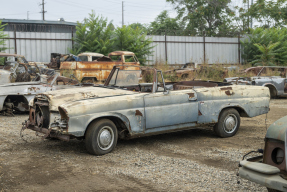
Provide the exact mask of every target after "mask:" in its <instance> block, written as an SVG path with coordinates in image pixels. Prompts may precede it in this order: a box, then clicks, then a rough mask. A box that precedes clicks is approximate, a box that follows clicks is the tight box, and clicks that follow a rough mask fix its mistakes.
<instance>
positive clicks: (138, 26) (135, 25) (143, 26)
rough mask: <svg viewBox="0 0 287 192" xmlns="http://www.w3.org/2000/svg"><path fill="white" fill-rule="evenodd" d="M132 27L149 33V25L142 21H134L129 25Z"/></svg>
mask: <svg viewBox="0 0 287 192" xmlns="http://www.w3.org/2000/svg"><path fill="white" fill-rule="evenodd" d="M129 26H130V27H131V28H132V29H137V28H139V29H140V30H142V32H143V33H147V31H148V26H147V25H146V24H141V23H132V24H130V25H129Z"/></svg>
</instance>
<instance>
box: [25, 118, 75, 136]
mask: <svg viewBox="0 0 287 192" xmlns="http://www.w3.org/2000/svg"><path fill="white" fill-rule="evenodd" d="M22 125H23V126H22V130H21V131H24V130H25V129H31V130H33V131H36V132H40V133H43V134H44V136H43V137H42V139H45V138H47V137H51V138H57V139H60V140H63V141H69V140H70V136H69V135H63V134H61V133H60V132H58V131H55V130H53V129H51V128H50V129H47V128H42V127H38V126H37V125H35V123H33V122H31V121H30V120H26V121H25V122H24V123H22Z"/></svg>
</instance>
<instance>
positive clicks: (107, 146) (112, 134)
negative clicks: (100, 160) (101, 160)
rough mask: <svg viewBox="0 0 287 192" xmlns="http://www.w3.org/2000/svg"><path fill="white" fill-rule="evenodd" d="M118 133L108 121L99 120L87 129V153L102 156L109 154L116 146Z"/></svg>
mask: <svg viewBox="0 0 287 192" xmlns="http://www.w3.org/2000/svg"><path fill="white" fill-rule="evenodd" d="M117 140H118V131H117V128H116V126H115V124H114V123H113V122H112V121H111V120H109V119H101V120H99V121H95V122H93V123H91V124H90V125H89V127H88V130H87V133H86V137H85V144H86V148H87V150H88V152H89V153H91V154H93V155H104V154H107V153H109V152H111V151H112V150H113V149H114V148H115V147H116V145H117Z"/></svg>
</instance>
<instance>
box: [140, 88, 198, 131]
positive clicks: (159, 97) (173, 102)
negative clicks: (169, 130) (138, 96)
mask: <svg viewBox="0 0 287 192" xmlns="http://www.w3.org/2000/svg"><path fill="white" fill-rule="evenodd" d="M196 98H197V97H196V93H195V91H194V90H192V89H189V90H178V91H170V92H169V93H167V92H156V93H153V94H148V95H146V96H144V103H145V116H146V129H152V128H158V127H165V126H172V125H177V124H185V123H191V122H196V121H197V116H198V103H197V100H196Z"/></svg>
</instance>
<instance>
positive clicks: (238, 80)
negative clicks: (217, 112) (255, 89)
mask: <svg viewBox="0 0 287 192" xmlns="http://www.w3.org/2000/svg"><path fill="white" fill-rule="evenodd" d="M256 69H257V70H259V69H260V70H259V72H258V74H257V76H254V77H230V78H225V79H224V81H225V82H231V83H234V84H241V85H255V86H263V87H268V88H269V91H270V96H271V97H276V96H279V97H287V78H286V70H287V67H273V66H272V67H267V66H265V67H260V68H258V67H257V68H256ZM267 69H268V70H269V69H270V70H274V69H278V70H279V71H280V76H261V74H262V73H263V72H264V71H266V70H267ZM281 76H284V77H281Z"/></svg>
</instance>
